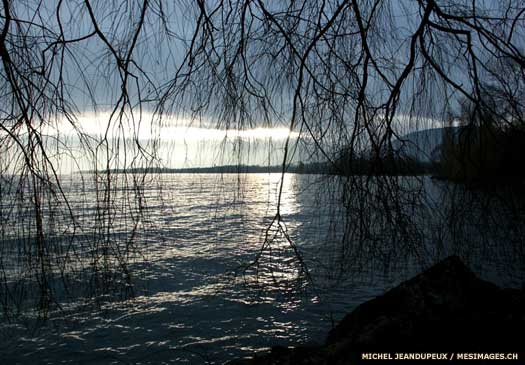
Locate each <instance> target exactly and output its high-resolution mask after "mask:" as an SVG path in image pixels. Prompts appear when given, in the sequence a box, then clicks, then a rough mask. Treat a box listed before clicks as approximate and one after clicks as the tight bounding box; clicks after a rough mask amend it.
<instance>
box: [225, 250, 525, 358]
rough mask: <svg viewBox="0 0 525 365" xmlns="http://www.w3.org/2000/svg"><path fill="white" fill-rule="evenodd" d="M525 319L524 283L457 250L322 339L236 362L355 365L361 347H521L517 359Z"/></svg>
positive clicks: (386, 350)
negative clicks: (494, 278) (491, 278)
mask: <svg viewBox="0 0 525 365" xmlns="http://www.w3.org/2000/svg"><path fill="white" fill-rule="evenodd" d="M524 324H525V295H524V291H523V290H518V289H502V288H499V287H498V286H496V285H495V284H492V283H490V282H487V281H484V280H481V279H479V278H478V277H477V276H476V275H475V274H474V273H473V272H472V271H471V270H470V269H469V268H468V267H467V266H466V265H465V264H464V263H463V262H462V261H461V260H460V259H459V258H458V257H456V256H451V257H448V258H447V259H445V260H443V261H441V262H439V263H437V264H436V265H434V266H432V267H431V268H429V269H428V270H426V271H424V272H422V273H421V274H419V275H417V276H415V277H414V278H412V279H410V280H408V281H405V282H403V283H402V284H400V285H399V286H397V287H395V288H394V289H392V290H390V291H388V292H386V293H385V294H384V295H382V296H379V297H377V298H375V299H372V300H370V301H368V302H365V303H363V304H361V305H360V306H358V307H357V308H356V309H355V310H353V311H352V312H350V313H349V314H348V315H346V316H345V317H344V318H343V319H342V320H341V321H340V322H339V324H338V325H337V326H336V327H335V328H334V329H333V330H332V331H330V333H329V334H328V337H327V339H326V341H325V343H324V345H322V346H309V347H305V346H298V347H294V348H285V347H274V348H272V350H271V352H270V353H266V354H255V355H254V356H253V357H252V358H251V359H247V360H239V361H235V362H233V363H232V364H237V365H240V364H251V365H260V364H357V363H363V360H362V356H363V353H375V354H386V355H385V356H387V355H388V356H390V357H392V358H394V357H395V356H396V354H398V353H401V352H405V353H408V352H410V353H421V354H424V353H433V354H437V353H447V354H448V360H449V361H450V354H451V353H453V352H455V353H489V352H491V353H499V354H501V353H508V352H518V357H519V360H518V361H514V362H513V363H515V364H516V363H523V361H524V360H525V353H524V352H525V335H524V333H525V332H524ZM371 362H374V361H371ZM489 362H490V363H492V364H493V363H494V361H493V360H487V363H489ZM433 363H435V361H434V362H433ZM476 363H484V362H483V361H481V362H476ZM510 363H512V361H511V362H509V364H510Z"/></svg>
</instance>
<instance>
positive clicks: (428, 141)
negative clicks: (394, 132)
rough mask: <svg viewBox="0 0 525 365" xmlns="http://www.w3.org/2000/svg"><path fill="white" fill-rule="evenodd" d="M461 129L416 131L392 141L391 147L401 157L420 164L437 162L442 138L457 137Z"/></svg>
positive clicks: (447, 128)
mask: <svg viewBox="0 0 525 365" xmlns="http://www.w3.org/2000/svg"><path fill="white" fill-rule="evenodd" d="M461 129H462V128H461V127H445V128H433V129H425V130H421V131H416V132H412V133H409V134H407V135H405V136H403V137H401V139H397V140H395V141H393V142H392V146H393V148H394V151H395V152H397V153H398V155H399V156H401V157H408V158H412V159H415V160H417V161H422V162H439V161H440V160H441V146H442V144H443V136H444V135H445V134H448V135H458V134H459V133H460V131H461Z"/></svg>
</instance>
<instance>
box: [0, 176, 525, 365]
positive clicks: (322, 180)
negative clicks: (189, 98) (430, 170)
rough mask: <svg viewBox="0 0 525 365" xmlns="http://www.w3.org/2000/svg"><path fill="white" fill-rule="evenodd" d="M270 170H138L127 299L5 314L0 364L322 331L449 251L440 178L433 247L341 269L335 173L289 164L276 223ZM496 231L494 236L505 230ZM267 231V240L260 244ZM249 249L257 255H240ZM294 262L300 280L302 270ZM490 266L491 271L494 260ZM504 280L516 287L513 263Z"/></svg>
mask: <svg viewBox="0 0 525 365" xmlns="http://www.w3.org/2000/svg"><path fill="white" fill-rule="evenodd" d="M280 179H281V175H280V174H246V175H235V174H232V175H207V174H196V175H190V174H180V175H178V174H166V175H159V176H157V177H155V179H152V180H151V181H150V182H146V184H145V189H144V191H143V196H144V206H145V208H144V211H143V218H141V221H140V225H141V227H142V228H141V229H139V230H138V231H137V233H136V236H134V240H135V241H136V244H135V246H134V247H135V248H134V249H133V250H132V252H133V255H134V256H133V260H131V262H132V263H131V264H130V270H131V271H132V273H133V283H134V285H135V288H134V297H132V298H130V299H127V300H121V301H112V302H110V303H109V304H108V303H106V304H104V302H102V303H103V304H102V305H101V308H98V309H93V306H89V305H83V303H84V302H83V301H81V300H76V301H75V300H72V301H71V300H69V301H65V302H63V303H62V310H56V311H55V312H53V313H51V315H50V320H48V321H47V322H46V323H44V324H35V322H34V320H32V319H31V316H30V315H29V314H27V315H25V316H22V317H21V318H22V319H21V320H15V321H11V322H5V323H4V324H3V325H2V337H3V339H2V344H0V351H1V354H2V357H3V359H4V360H5V361H4V362H3V363H15V362H21V363H100V362H104V363H115V364H117V363H142V364H148V363H152V364H153V363H177V364H178V363H194V364H201V363H223V362H225V361H227V360H231V359H234V358H239V357H243V356H247V355H251V354H252V353H253V352H254V351H258V350H263V349H266V348H268V347H270V346H273V345H293V344H297V343H306V342H322V341H323V340H324V338H325V336H326V334H327V332H328V331H329V330H330V328H331V327H332V325H333V323H334V321H337V320H338V319H340V318H341V317H342V316H343V315H344V314H345V313H347V312H348V311H349V310H351V309H353V308H355V306H357V305H358V304H360V303H362V302H364V301H366V300H368V299H370V298H372V297H374V296H376V295H379V294H381V293H383V292H384V290H385V289H388V288H390V287H392V286H394V285H395V284H396V283H398V282H399V281H400V280H402V279H405V278H407V277H409V276H410V275H412V274H414V273H415V272H417V271H419V270H420V269H421V268H422V267H424V266H428V265H429V264H430V263H432V262H433V261H434V260H435V259H437V258H439V257H443V256H445V255H447V254H449V253H456V252H455V251H454V252H449V251H451V249H450V248H448V246H447V244H444V243H443V242H445V243H446V241H447V237H446V236H447V234H448V233H445V234H444V233H442V232H443V231H444V229H443V227H446V226H447V225H449V224H450V222H447V219H449V218H446V217H445V218H443V217H441V216H440V215H439V209H437V208H436V207H437V206H443V204H444V203H443V201H442V200H440V199H441V198H440V194H441V193H440V192H441V190H442V188H441V187H440V186H439V184H437V183H433V182H432V181H431V180H430V179H428V178H423V181H422V186H423V188H424V189H426V190H425V192H424V194H426V195H428V199H426V201H427V202H426V205H424V206H423V207H420V208H418V209H421V211H420V214H421V225H423V224H426V225H428V224H429V223H428V221H426V220H424V219H427V218H428V219H431V221H432V224H434V225H436V226H439V227H436V228H435V230H433V231H432V232H429V234H428V236H425V237H426V238H425V239H427V240H429V242H430V241H431V242H437V241H439V240H441V241H440V245H437V244H436V245H433V244H429V245H427V246H424V245H423V247H426V248H424V249H423V251H426V252H424V253H423V254H418V255H414V257H420V258H421V256H424V258H422V259H420V260H416V259H407V260H404V259H403V254H402V253H400V257H393V258H392V257H391V258H389V259H388V260H390V261H391V262H392V261H393V262H399V263H401V262H403V263H404V264H406V265H399V267H398V268H387V267H385V265H383V266H381V267H384V268H385V269H384V271H382V270H379V269H378V267H380V266H377V265H375V264H374V263H373V262H369V261H366V260H364V261H363V263H362V264H361V265H357V266H351V265H350V266H348V270H346V272H347V273H348V275H347V276H345V277H339V274H340V270H336V267H337V266H338V265H340V264H341V263H340V253H341V252H339V251H338V250H339V245H338V243H339V242H340V241H341V239H342V238H343V236H344V235H345V229H344V222H345V218H344V217H345V216H346V217H348V216H347V215H345V214H346V213H345V212H347V211H346V210H345V208H344V207H343V205H342V204H341V203H340V199H339V198H338V197H339V195H338V193H339V191H338V189H339V188H338V186H339V185H338V183H337V182H335V181H334V179H336V178H333V177H326V176H315V175H294V174H287V175H286V178H285V180H284V182H283V192H282V197H281V205H280V214H281V217H282V221H281V222H274V221H273V219H274V217H275V215H276V213H277V210H276V206H277V204H276V203H277V199H278V188H279V183H280ZM77 184H79V182H78V181H77V180H76V179H75V178H71V181H70V185H69V188H68V187H67V184H66V185H65V186H66V189H68V194H69V195H70V200H71V202H72V206H73V209H76V210H78V211H79V212H80V213H79V216H78V218H79V219H80V220H85V221H87V222H88V221H89V220H90V219H92V214H94V213H93V211H94V209H93V206H91V205H90V204H89V202H90V201H91V198H90V195H89V194H95V192H90V190H89V187H88V188H86V187H84V188H83V189H82V191H83V192H82V194H81V193H80V192H78V191H79V187H78V185H77ZM86 194H87V195H88V199H86ZM75 201H76V203H75ZM77 213H78V212H77ZM418 214H419V213H418ZM114 222H115V223H114V227H113V229H114V232H116V234H121V235H123V236H126V235H128V234H130V233H129V232H130V227H129V225H130V222H129V221H128V220H126V219H125V217H118V216H117V217H115V219H114ZM272 222H273V223H272ZM478 223H479V224H480V225H482V224H483V223H482V222H477V223H476V224H478ZM277 224H279V225H281V228H282V229H281V233H278V230H277V228H278V227H277V226H276V225H277ZM416 224H417V223H416ZM508 224H509V226H512V227H513V223H512V222H508ZM502 229H503V233H501V234H502V235H506V234H510V233H508V230H506V228H505V227H503V226H502ZM423 231H424V229H423ZM445 231H446V230H445ZM283 232H285V233H286V235H288V237H289V239H290V241H289V240H287V239H286V237H285V235H284V234H283ZM505 232H507V233H505ZM81 233H82V232H81ZM76 234H79V233H78V232H77V233H76ZM346 234H348V232H346ZM497 234H498V233H496V234H495V236H494V237H496V238H494V239H495V240H496V241H497V240H498V238H497ZM515 234H516V235H518V236H519V234H521V232H520V231H517V232H515ZM87 236H89V235H87ZM273 236H275V237H273ZM267 237H273V238H274V239H273V240H271V245H270V246H265V249H264V250H263V251H261V248H262V247H263V242H264V241H265V238H267ZM438 237H441V238H439V239H438ZM443 237H445V238H443ZM500 238H501V237H500ZM503 239H505V236H504V237H503ZM6 241H7V239H6ZM290 242H291V243H290ZM356 244H359V242H356ZM387 244H388V242H387ZM292 245H293V247H292ZM438 246H439V247H438ZM294 248H295V249H296V250H297V251H298V252H299V253H301V258H302V260H303V262H301V261H300V260H299V259H298V257H297V255H296V253H297V252H296V251H294ZM365 251H366V248H363V252H365ZM130 252H131V251H130ZM261 252H262V253H261ZM469 252H470V251H469ZM464 253H465V252H464ZM258 254H261V256H260V257H259V266H257V265H247V264H250V263H251V262H253V261H254V259H255V258H256V257H257V255H258ZM489 255H490V256H493V255H492V254H489ZM514 256H516V257H518V256H517V254H516V255H514ZM510 257H513V255H512V254H511V255H510ZM385 260H386V259H385ZM379 261H381V260H379ZM511 261H512V260H511ZM476 262H477V264H473V265H472V266H473V267H474V269H476V268H477V269H478V271H482V272H485V273H487V275H488V276H490V271H491V270H488V269H487V266H486V265H485V266H484V265H483V264H482V260H480V261H476ZM505 262H506V263H507V264H508V260H506V261H505ZM303 264H305V265H306V267H307V268H308V270H309V271H308V272H309V275H310V279H311V280H310V281H307V280H305V277H304V275H302V272H301V268H302V267H303V266H302V265H303ZM5 265H7V264H5V263H4V266H5ZM13 265H14V266H16V265H15V264H13ZM501 265H503V261H502V263H501ZM14 266H13V267H14ZM394 266H395V265H394ZM490 267H491V268H492V269H494V270H493V271H494V272H499V270H497V264H491V266H490ZM350 268H353V270H354V271H351V270H350ZM13 270H14V271H16V268H13ZM6 271H7V272H8V273H9V270H6ZM82 280H84V279H82ZM502 280H503V279H502ZM506 280H507V281H506V282H505V283H506V284H507V283H510V284H509V285H520V283H521V282H522V281H523V274H522V271H519V270H518V272H516V271H513V272H512V273H511V274H510V279H509V278H507V279H506ZM78 285H79V286H80V287H82V285H83V283H82V282H80V283H78ZM28 327H29V328H28Z"/></svg>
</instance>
